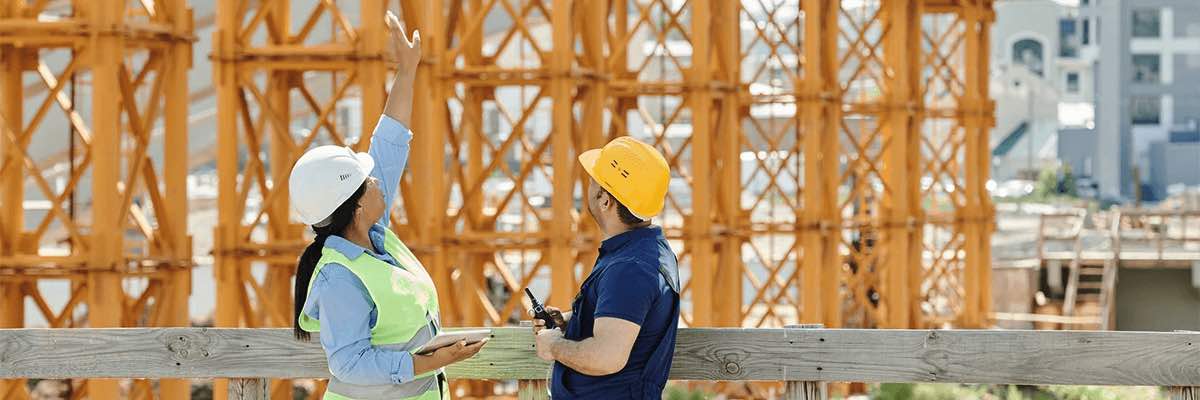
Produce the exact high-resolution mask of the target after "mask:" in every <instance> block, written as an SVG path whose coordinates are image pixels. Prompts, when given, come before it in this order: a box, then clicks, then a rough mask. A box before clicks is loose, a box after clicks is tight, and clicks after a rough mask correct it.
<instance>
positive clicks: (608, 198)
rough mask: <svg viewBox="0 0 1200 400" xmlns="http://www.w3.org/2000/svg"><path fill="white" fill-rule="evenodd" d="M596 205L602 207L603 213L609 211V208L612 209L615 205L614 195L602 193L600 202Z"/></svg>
mask: <svg viewBox="0 0 1200 400" xmlns="http://www.w3.org/2000/svg"><path fill="white" fill-rule="evenodd" d="M596 205H597V206H600V210H601V211H606V210H608V208H609V207H612V205H613V195H612V193H607V192H601V195H600V201H598V202H596Z"/></svg>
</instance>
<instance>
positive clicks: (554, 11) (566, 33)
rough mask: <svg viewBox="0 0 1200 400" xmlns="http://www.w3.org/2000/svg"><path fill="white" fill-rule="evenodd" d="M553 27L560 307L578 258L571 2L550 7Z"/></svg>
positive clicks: (554, 261) (554, 294) (554, 266)
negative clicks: (574, 254)
mask: <svg viewBox="0 0 1200 400" xmlns="http://www.w3.org/2000/svg"><path fill="white" fill-rule="evenodd" d="M550 27H551V30H552V35H553V41H554V48H553V50H552V51H551V54H550V82H549V84H548V86H549V89H550V90H549V91H550V98H551V99H553V100H554V105H553V110H552V111H551V119H552V130H551V132H550V141H551V142H550V153H551V157H552V161H551V165H552V167H553V171H554V176H553V177H552V180H553V182H552V184H553V186H554V195H553V196H551V198H550V202H551V206H552V207H553V211H552V212H553V215H554V217H553V218H552V221H554V223H553V224H551V225H550V240H549V242H550V268H551V273H550V278H551V282H552V284H551V292H550V301H551V303H552V304H554V305H555V306H557V307H562V308H566V307H569V305H570V301H571V299H572V298H573V296H574V294H575V292H576V287H575V259H574V257H572V256H571V248H570V245H571V244H570V238H571V237H572V234H571V232H572V231H573V230H574V228H575V227H574V226H573V224H571V222H570V221H571V211H572V210H573V209H575V198H574V195H573V193H574V186H575V185H574V183H575V181H574V179H573V178H574V175H573V172H574V171H575V158H574V156H573V154H574V152H573V151H571V150H572V149H571V148H572V145H571V143H572V136H573V127H572V124H573V121H572V118H573V117H572V115H571V112H572V105H574V103H575V102H574V98H573V96H572V93H571V69H572V68H571V67H572V61H573V60H574V50H575V46H574V40H573V39H574V34H573V33H574V30H573V29H572V26H571V1H570V0H554V3H553V5H552V6H551V9H550Z"/></svg>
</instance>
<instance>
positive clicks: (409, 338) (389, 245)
mask: <svg viewBox="0 0 1200 400" xmlns="http://www.w3.org/2000/svg"><path fill="white" fill-rule="evenodd" d="M383 231H384V232H385V235H384V250H386V251H387V253H388V254H389V255H391V256H392V258H394V259H396V261H397V262H398V263H399V264H400V267H399V268H398V267H396V266H393V265H391V264H388V263H387V262H384V261H381V260H379V259H377V258H375V257H373V256H371V255H367V254H362V255H359V256H358V257H356V258H355V259H353V260H350V259H348V258H346V256H344V255H342V253H340V252H338V251H337V250H334V249H332V248H329V247H326V248H324V249H322V250H321V259H320V260H318V261H317V267H316V268H315V269H314V270H313V276H316V275H317V274H318V273H319V272H320V270H321V268H323V267H324V266H325V265H328V264H330V263H336V264H341V265H342V266H344V267H346V269H347V270H349V271H350V272H351V273H353V274H354V275H355V276H357V277H358V279H359V280H360V281H361V282H362V284H363V286H364V287H365V288H366V289H367V294H368V295H369V296H370V297H371V301H373V302H374V303H375V310H376V314H377V315H376V320H375V326H373V327H371V344H372V345H374V346H379V347H382V348H387V349H392V350H397V351H408V352H410V353H411V352H412V351H413V350H415V349H417V348H419V347H421V346H424V345H425V343H428V342H429V340H431V339H433V337H434V336H435V335H437V333H438V332H437V331H438V330H439V329H440V328H441V327H440V325H439V323H438V300H437V290H436V288H434V285H433V279H432V278H430V276H429V274H428V273H426V272H425V268H424V267H423V266H422V265H421V263H420V261H418V260H417V258H416V257H415V256H413V254H412V251H410V250H409V249H408V247H407V246H405V245H404V243H402V242H401V241H400V238H398V237H396V234H395V233H392V231H391V229H387V228H384V229H383ZM309 290H312V281H310V282H309ZM299 322H300V328H301V329H304V330H305V331H309V332H319V331H320V330H321V323H320V321H318V320H315V319H312V318H309V317H308V315H306V314H304V313H301V314H300V321H299ZM440 372H441V371H430V372H427V373H425V374H423V375H420V376H416V377H414V378H413V380H412V381H409V382H405V383H403V384H399V385H354V384H350V383H346V382H342V381H339V380H337V379H336V378H335V379H331V380H330V382H329V387H328V388H327V392H329V393H331V394H335V395H341V396H344V397H349V398H354V399H364V400H366V399H375V398H387V399H396V398H405V397H414V396H418V395H421V394H424V393H426V392H427V391H429V390H435V391H436V390H437V388H438V386H437V374H438V373H440ZM437 397H441V396H437Z"/></svg>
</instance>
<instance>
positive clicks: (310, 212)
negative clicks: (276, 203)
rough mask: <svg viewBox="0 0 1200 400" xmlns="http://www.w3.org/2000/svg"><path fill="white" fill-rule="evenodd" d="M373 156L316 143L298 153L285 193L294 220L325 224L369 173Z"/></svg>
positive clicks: (319, 224) (306, 223)
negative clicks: (305, 150) (311, 147)
mask: <svg viewBox="0 0 1200 400" xmlns="http://www.w3.org/2000/svg"><path fill="white" fill-rule="evenodd" d="M373 168H375V159H373V158H371V155H369V154H367V153H355V152H354V150H351V149H350V148H349V147H342V146H320V147H317V148H314V149H312V150H309V151H308V152H307V153H304V155H303V156H300V159H299V160H297V161H296V166H294V167H292V175H291V176H290V177H289V178H288V195H289V197H290V198H291V203H292V211H293V213H294V215H295V218H296V220H297V221H300V222H302V223H304V224H305V225H313V226H325V225H327V224H329V221H327V219H328V218H329V217H330V216H331V215H333V211H334V210H337V208H338V207H339V206H341V205H342V203H344V202H345V201H346V199H349V198H350V196H351V195H353V194H354V192H355V191H357V190H358V188H359V186H362V184H363V182H364V181H366V180H367V177H368V176H370V175H371V170H372V169H373Z"/></svg>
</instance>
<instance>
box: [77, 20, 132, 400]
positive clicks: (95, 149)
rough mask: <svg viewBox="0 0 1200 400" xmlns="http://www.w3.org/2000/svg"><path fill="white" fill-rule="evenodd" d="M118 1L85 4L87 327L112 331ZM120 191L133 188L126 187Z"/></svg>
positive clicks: (107, 382)
mask: <svg viewBox="0 0 1200 400" xmlns="http://www.w3.org/2000/svg"><path fill="white" fill-rule="evenodd" d="M124 10H125V7H124V2H122V1H119V0H107V1H95V2H90V4H89V5H88V8H87V10H86V17H87V19H88V20H90V21H91V23H92V29H95V31H94V32H95V33H94V34H93V36H92V38H91V41H90V43H89V46H88V47H87V51H89V53H90V54H88V61H89V64H90V65H91V72H92V93H93V94H94V96H92V134H93V135H94V136H93V138H92V153H93V154H94V157H93V158H94V159H93V161H92V182H91V189H92V230H91V233H90V234H89V235H88V241H89V243H88V246H87V248H88V267H89V268H91V269H93V271H91V272H89V273H88V302H87V307H88V323H89V326H90V327H93V328H108V327H118V326H120V325H121V311H122V306H123V302H124V300H125V294H124V292H123V291H122V290H121V277H120V274H119V273H117V272H114V270H115V269H116V268H118V267H119V265H118V264H119V263H121V258H122V257H121V251H122V249H123V248H124V244H123V241H122V236H123V235H124V231H125V229H124V226H123V225H122V224H121V221H120V220H119V219H118V218H120V216H121V215H123V214H124V213H122V212H121V210H120V207H121V197H122V196H121V194H120V192H119V191H118V189H117V184H118V182H121V176H120V175H121V132H122V130H121V129H122V128H121V103H122V102H132V101H136V100H135V99H132V98H121V99H120V101H113V97H112V96H113V95H114V94H118V93H121V88H120V85H119V84H118V82H119V78H118V74H120V73H121V68H122V64H123V63H124V60H125V39H124V37H123V36H122V35H121V34H120V33H119V32H120V28H121V26H122V25H123V17H124V15H123V14H124V12H123V11H124ZM125 190H134V188H131V187H127V188H125ZM87 385H88V386H87V391H88V395H89V396H90V397H91V398H93V399H116V398H117V395H118V393H119V392H118V388H117V382H116V381H115V380H111V379H91V380H88V383H87Z"/></svg>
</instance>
